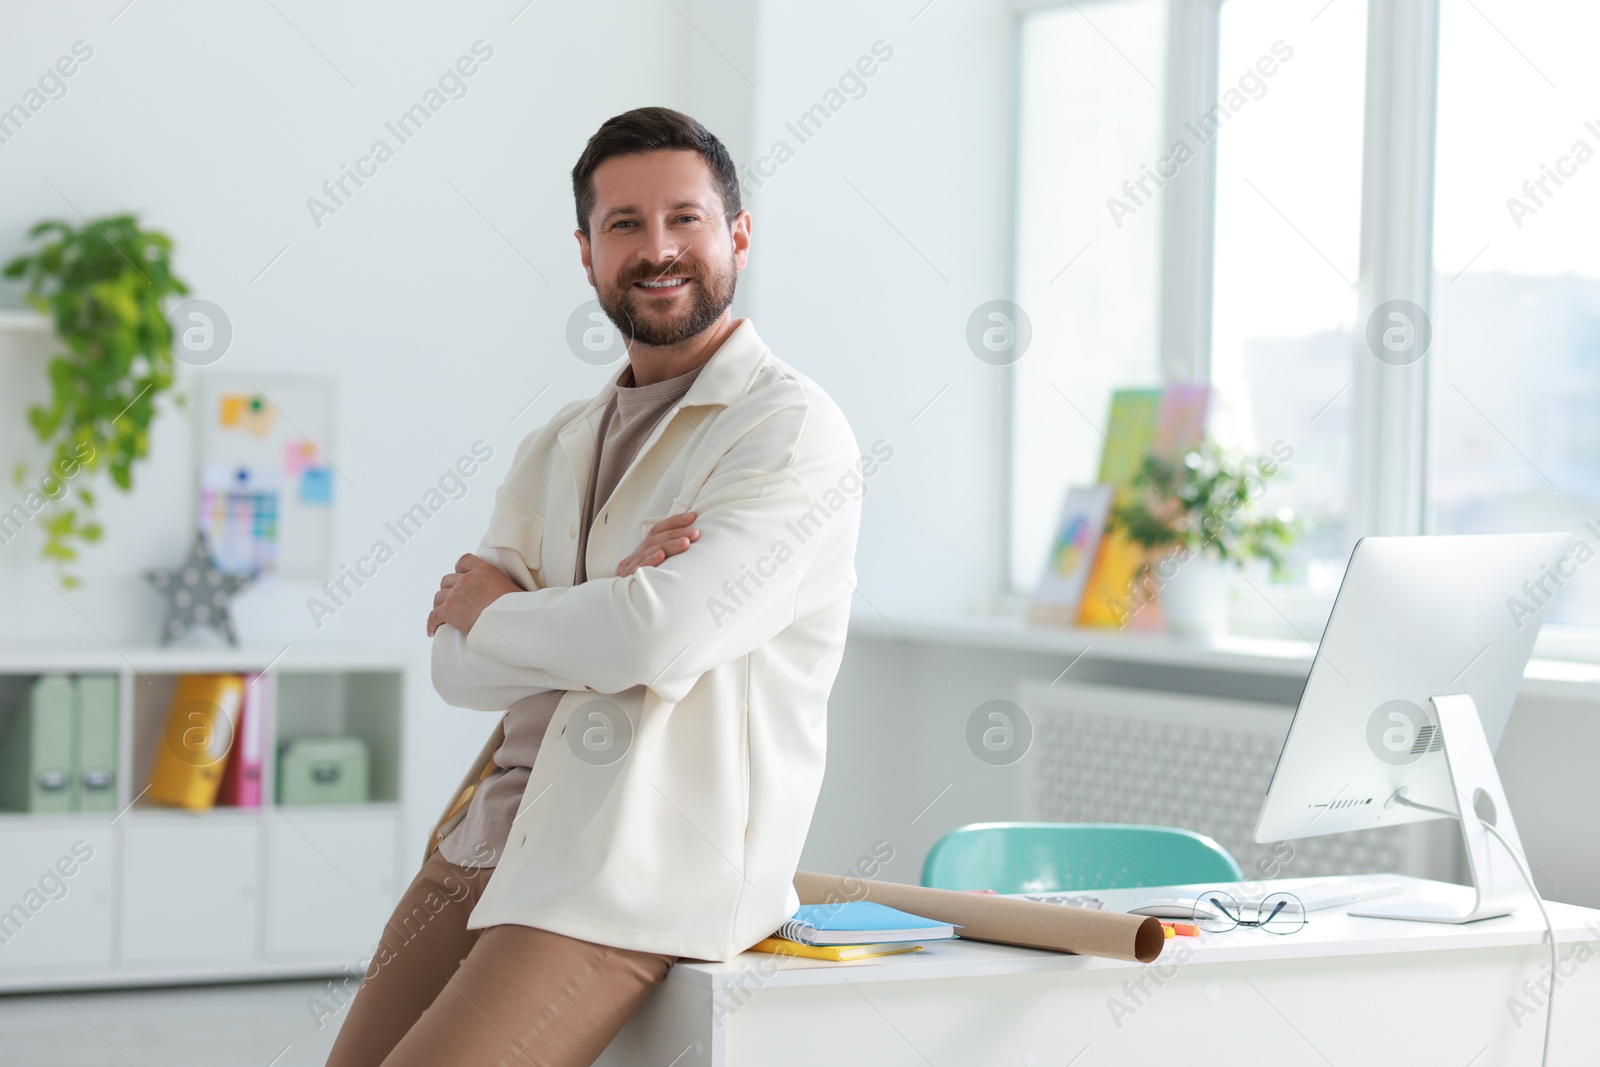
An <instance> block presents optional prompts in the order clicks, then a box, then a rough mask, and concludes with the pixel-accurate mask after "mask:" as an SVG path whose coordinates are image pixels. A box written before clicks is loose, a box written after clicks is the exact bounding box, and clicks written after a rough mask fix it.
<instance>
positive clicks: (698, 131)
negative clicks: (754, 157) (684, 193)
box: [572, 107, 742, 237]
mask: <svg viewBox="0 0 1600 1067" xmlns="http://www.w3.org/2000/svg"><path fill="white" fill-rule="evenodd" d="M659 149H688V150H689V151H691V152H699V153H700V158H702V159H704V160H705V161H706V166H708V167H710V168H711V177H712V179H713V180H714V181H715V182H716V185H717V192H718V193H719V194H721V196H722V212H723V215H722V217H723V219H724V221H726V220H729V219H732V218H733V216H735V215H737V214H738V213H739V211H740V210H741V207H742V205H741V203H740V199H739V174H738V171H737V170H735V168H734V165H733V157H732V156H730V155H729V154H728V149H727V148H726V147H725V146H724V145H723V143H722V142H721V141H719V140H717V138H716V135H715V134H713V133H712V132H711V131H710V130H708V129H706V128H705V127H704V126H702V125H700V123H698V122H696V121H695V120H694V119H692V118H690V117H689V116H688V115H685V114H684V113H683V112H681V111H674V110H672V109H671V108H669V107H638V108H634V109H633V110H632V111H625V112H623V113H622V114H620V115H615V116H613V117H612V118H609V119H606V121H605V122H603V123H601V125H600V128H599V129H598V130H596V131H595V133H594V136H593V137H591V138H589V143H588V144H587V145H585V146H584V148H583V154H582V155H581V156H579V157H578V162H577V165H576V166H574V167H573V168H572V195H573V198H574V199H575V200H576V201H577V204H578V229H580V230H582V231H583V235H584V236H585V237H588V236H589V215H590V213H591V212H593V211H594V172H595V168H596V167H598V166H600V164H602V163H604V162H605V161H606V160H608V159H611V158H613V157H615V156H631V155H635V154H637V153H640V152H654V151H657V150H659Z"/></svg>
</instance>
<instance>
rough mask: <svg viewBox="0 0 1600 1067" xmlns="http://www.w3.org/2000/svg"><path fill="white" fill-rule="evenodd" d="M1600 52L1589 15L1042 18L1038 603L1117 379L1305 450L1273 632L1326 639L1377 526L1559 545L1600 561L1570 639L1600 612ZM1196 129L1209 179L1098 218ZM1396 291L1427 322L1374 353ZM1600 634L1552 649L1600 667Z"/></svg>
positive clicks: (1031, 113) (1024, 170)
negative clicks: (1304, 526)
mask: <svg viewBox="0 0 1600 1067" xmlns="http://www.w3.org/2000/svg"><path fill="white" fill-rule="evenodd" d="M1596 39H1600V5H1596V4H1593V3H1585V2H1581V0H1539V2H1533V3H1520V4H1519V3H1516V2H1515V0H1418V2H1417V3H1403V4H1401V3H1390V2H1382V3H1380V2H1377V0H1367V2H1365V3H1363V2H1360V0H1355V2H1349V0H1342V2H1329V0H1158V2H1156V3H1154V4H1152V3H1150V2H1138V0H1071V2H1070V3H1066V4H1065V5H1064V6H1062V7H1060V8H1053V7H1052V8H1048V9H1042V10H1033V11H1030V12H1028V13H1027V14H1025V15H1022V16H1020V33H1019V55H1020V59H1021V63H1020V78H1021V80H1020V83H1019V94H1018V101H1019V129H1018V136H1019V142H1020V143H1019V152H1018V156H1017V163H1018V168H1019V169H1018V173H1017V189H1018V205H1019V210H1018V215H1017V232H1016V236H1015V270H1016V277H1015V293H1016V298H1017V301H1018V303H1020V304H1022V305H1023V306H1024V307H1025V308H1026V309H1027V310H1028V312H1029V313H1030V314H1031V315H1032V316H1033V317H1034V319H1035V329H1036V333H1035V349H1034V350H1032V351H1030V352H1029V353H1028V354H1027V356H1026V358H1024V359H1022V360H1020V361H1019V362H1018V363H1017V364H1016V365H1015V366H1014V367H1013V368H1012V414H1013V416H1014V419H1013V426H1012V429H1011V435H1012V455H1011V465H1010V471H1009V475H1010V489H1011V507H1010V509H1009V522H1010V528H1009V536H1008V537H1007V539H1006V544H1007V546H1008V550H1009V552H1010V558H1009V561H1008V574H1009V577H1010V581H1011V584H1012V589H1013V591H1015V592H1019V593H1025V592H1026V591H1027V590H1029V589H1030V588H1031V586H1032V584H1033V582H1034V580H1035V576H1036V573H1037V564H1038V562H1039V559H1040V556H1041V555H1042V553H1043V550H1044V544H1045V541H1046V539H1047V537H1048V532H1049V528H1050V525H1051V523H1052V521H1053V519H1054V509H1055V508H1056V506H1057V502H1058V501H1059V499H1060V496H1061V493H1062V491H1063V489H1064V487H1065V486H1066V485H1068V484H1083V483H1088V482H1091V481H1092V480H1093V478H1094V475H1095V473H1096V471H1095V465H1096V463H1097V461H1098V458H1099V454H1100V448H1101V443H1100V440H1099V438H1098V432H1097V430H1096V428H1095V426H1094V425H1091V424H1092V423H1096V422H1098V421H1099V420H1103V418H1104V409H1105V406H1106V396H1107V393H1108V392H1109V390H1110V389H1111V388H1113V387H1115V386H1124V385H1127V386H1137V385H1149V384H1155V383H1158V382H1161V381H1167V382H1180V381H1192V380H1197V379H1200V380H1209V381H1210V382H1211V383H1212V386H1213V390H1214V401H1213V414H1212V420H1211V428H1212V432H1213V433H1214V434H1215V435H1216V436H1218V437H1220V438H1222V439H1223V440H1224V442H1226V443H1233V444H1237V445H1240V446H1243V447H1246V448H1250V449H1255V450H1265V449H1268V448H1270V447H1271V446H1272V445H1273V444H1274V443H1275V442H1277V441H1280V440H1281V441H1284V442H1285V443H1287V444H1288V445H1290V446H1291V447H1292V448H1293V449H1294V456H1293V458H1292V460H1291V461H1290V462H1289V463H1288V464H1286V465H1285V467H1286V470H1287V476H1286V477H1284V478H1282V479H1280V480H1277V481H1275V482H1274V483H1273V485H1272V487H1271V489H1270V493H1271V494H1272V496H1271V497H1270V499H1272V500H1276V501H1280V502H1283V503H1286V504H1289V505H1291V506H1292V507H1294V508H1295V510H1296V511H1298V512H1299V513H1300V514H1301V515H1302V516H1305V517H1307V518H1308V519H1309V520H1311V521H1312V523H1314V526H1313V528H1312V531H1311V533H1310V535H1309V536H1308V537H1307V538H1305V539H1304V540H1303V541H1302V543H1301V545H1300V546H1299V548H1298V551H1297V554H1296V556H1295V558H1294V559H1293V560H1292V561H1291V562H1292V570H1293V581H1292V584H1291V585H1290V586H1288V587H1282V586H1280V587H1278V591H1276V592H1273V593H1272V594H1271V597H1270V602H1269V603H1267V604H1266V605H1263V606H1262V612H1261V617H1262V618H1265V619H1267V622H1266V623H1264V624H1262V629H1263V630H1266V629H1271V630H1273V631H1275V632H1278V633H1284V630H1283V628H1282V627H1280V626H1278V625H1277V624H1278V623H1279V622H1283V623H1286V624H1287V625H1288V626H1289V627H1291V628H1293V629H1294V630H1296V631H1298V632H1299V633H1301V634H1303V635H1308V636H1309V635H1312V634H1313V632H1314V629H1315V627H1316V625H1318V621H1317V620H1318V619H1319V618H1320V619H1325V618H1326V611H1327V608H1328V607H1329V606H1331V592H1332V588H1333V586H1334V585H1335V584H1336V581H1337V578H1338V573H1339V570H1340V569H1341V568H1342V565H1343V562H1344V560H1345V559H1346V558H1347V556H1348V553H1349V550H1350V547H1351V546H1352V545H1353V544H1354V542H1355V541H1356V539H1358V538H1359V537H1361V536H1363V535H1365V534H1369V533H1388V534H1396V533H1422V532H1437V533H1490V532H1516V531H1524V530H1548V529H1563V530H1568V531H1570V532H1571V533H1572V534H1573V536H1574V538H1575V540H1576V541H1578V542H1581V543H1582V544H1581V547H1578V546H1576V545H1575V553H1574V555H1573V556H1572V557H1569V558H1568V559H1567V560H1565V561H1560V567H1559V568H1558V569H1559V570H1561V577H1562V578H1563V579H1564V581H1563V583H1562V585H1561V587H1560V589H1559V592H1558V593H1557V595H1556V596H1555V597H1554V599H1553V601H1552V603H1551V607H1550V611H1549V614H1548V615H1547V616H1546V619H1545V621H1546V623H1547V624H1548V623H1555V624H1560V623H1569V624H1570V623H1582V624H1586V625H1587V626H1594V625H1597V624H1600V563H1597V564H1595V566H1594V567H1593V568H1592V571H1593V573H1590V568H1588V567H1587V564H1588V562H1589V561H1590V560H1591V559H1592V558H1600V418H1597V417H1596V416H1595V412H1597V411H1600V246H1597V245H1596V243H1595V241H1594V240H1592V235H1594V234H1596V233H1600V111H1596V110H1595V102H1596V101H1600V68H1597V67H1596V66H1595V64H1594V63H1593V62H1592V60H1591V59H1590V58H1589V57H1588V56H1587V55H1586V49H1588V48H1589V47H1590V44H1591V42H1593V41H1594V40H1596ZM1163 46H1165V47H1163ZM1369 47H1370V49H1371V50H1372V51H1371V54H1369ZM1119 64H1120V66H1121V71H1120V78H1121V80H1120V82H1119V81H1118V80H1117V79H1118V77H1119V72H1118V65H1119ZM1130 72H1134V75H1133V77H1132V78H1131V79H1130ZM1369 94H1370V97H1371V98H1370V99H1368V97H1369ZM1208 117H1209V118H1211V120H1212V123H1211V124H1212V125H1213V126H1214V127H1215V128H1214V129H1207V128H1206V127H1207V123H1206V122H1205V119H1206V118H1208ZM1179 139H1189V140H1191V143H1198V144H1200V145H1203V146H1204V147H1203V149H1202V150H1201V151H1200V152H1199V153H1198V154H1197V155H1196V156H1195V159H1194V162H1192V163H1186V164H1185V166H1184V169H1183V176H1181V177H1179V178H1178V179H1177V180H1176V181H1172V182H1169V183H1168V184H1167V185H1166V187H1165V188H1164V189H1163V190H1162V191H1161V193H1160V194H1159V195H1158V196H1156V197H1152V198H1149V199H1148V200H1147V201H1146V202H1143V203H1141V204H1140V205H1139V210H1138V211H1137V213H1135V214H1133V215H1131V216H1129V217H1125V218H1123V219H1122V220H1121V222H1122V225H1121V226H1120V227H1119V226H1115V225H1111V224H1108V223H1107V222H1106V220H1096V219H1095V218H1094V217H1093V216H1094V205H1096V204H1104V203H1105V198H1106V197H1107V196H1110V195H1115V193H1116V190H1117V189H1119V188H1120V187H1121V183H1122V181H1123V180H1124V178H1126V177H1129V176H1136V175H1137V174H1138V173H1140V172H1141V171H1142V168H1143V166H1144V165H1145V163H1146V161H1147V160H1148V159H1149V158H1150V157H1152V156H1155V157H1158V158H1159V156H1160V155H1161V154H1162V153H1163V152H1165V151H1168V150H1169V149H1167V148H1164V147H1163V146H1171V145H1173V144H1174V142H1175V141H1177V140H1179ZM1124 172H1125V173H1124ZM1184 183H1189V185H1188V187H1187V189H1186V190H1185V189H1184V188H1183V186H1184ZM1107 184H1109V185H1110V187H1111V191H1110V192H1099V191H1098V190H1099V188H1100V187H1103V186H1105V185H1107ZM1097 225H1098V227H1099V228H1098V230H1097V229H1096V226H1097ZM1075 255H1076V256H1078V257H1079V258H1078V259H1077V260H1076V265H1075V266H1074V267H1073V268H1071V269H1069V270H1067V271H1064V272H1061V273H1060V274H1059V275H1054V274H1052V273H1051V270H1052V269H1054V270H1057V271H1059V270H1060V268H1059V266H1055V267H1053V268H1052V266H1051V263H1052V256H1053V257H1054V263H1055V264H1060V263H1062V262H1067V261H1070V259H1071V257H1072V256H1075ZM1085 266H1086V267H1089V268H1090V269H1088V270H1081V271H1080V270H1078V269H1077V268H1078V267H1085ZM1396 301H1399V302H1400V303H1402V304H1404V303H1412V304H1413V306H1414V307H1415V308H1416V309H1417V310H1418V311H1420V313H1421V317H1420V320H1419V321H1417V322H1414V323H1413V322H1412V320H1411V318H1406V319H1405V321H1404V322H1399V320H1394V321H1395V322H1399V325H1398V326H1396V327H1395V328H1396V329H1401V328H1404V329H1405V330H1406V331H1407V337H1410V336H1412V334H1413V333H1415V332H1416V331H1418V330H1420V331H1422V333H1421V335H1420V336H1422V337H1423V339H1424V340H1426V341H1427V346H1426V347H1419V348H1417V349H1415V350H1414V351H1415V354H1414V355H1413V354H1409V353H1407V352H1401V351H1399V350H1397V349H1394V348H1388V352H1387V353H1385V352H1380V351H1378V349H1377V348H1375V347H1374V346H1375V345H1382V346H1384V347H1388V343H1389V342H1388V338H1389V336H1390V332H1392V331H1386V330H1385V328H1384V326H1385V323H1386V322H1389V321H1390V320H1391V319H1392V316H1388V317H1386V316H1387V313H1388V312H1390V311H1392V310H1393V308H1394V306H1395V302H1396ZM1057 398H1061V400H1062V402H1061V403H1057V402H1056V400H1057ZM1591 524H1592V525H1591ZM1557 565H1558V561H1554V560H1552V561H1551V566H1552V567H1553V568H1557ZM1319 590H1320V593H1319V592H1318V591H1319ZM1541 595H1542V594H1541ZM1287 605H1293V607H1288V606H1287ZM1293 612H1299V615H1298V616H1297V618H1298V619H1299V620H1303V622H1302V621H1291V620H1290V614H1292V613H1293ZM1252 625H1254V624H1252ZM1307 625H1309V626H1310V627H1311V628H1310V629H1307V628H1306V626H1307ZM1588 633H1589V634H1590V636H1588V637H1585V636H1583V634H1584V631H1579V630H1576V629H1573V628H1571V627H1568V628H1567V629H1565V630H1562V629H1561V628H1560V627H1559V625H1558V626H1557V627H1556V631H1555V632H1554V633H1552V632H1551V631H1550V628H1549V627H1548V626H1547V630H1546V634H1545V636H1543V637H1541V644H1542V645H1543V646H1545V648H1546V649H1550V648H1552V647H1553V648H1559V649H1561V652H1560V653H1559V654H1561V655H1573V654H1582V655H1585V656H1593V657H1595V658H1600V641H1597V640H1596V639H1595V636H1594V635H1600V631H1593V630H1591V631H1588ZM1585 642H1586V643H1585ZM1580 649H1581V650H1582V651H1581V652H1580V651H1579V650H1580ZM1546 654H1549V653H1548V652H1547V653H1546Z"/></svg>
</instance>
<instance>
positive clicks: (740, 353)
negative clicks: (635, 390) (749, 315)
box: [567, 319, 767, 429]
mask: <svg viewBox="0 0 1600 1067" xmlns="http://www.w3.org/2000/svg"><path fill="white" fill-rule="evenodd" d="M766 351H767V346H766V345H765V344H764V343H762V340H761V338H760V337H759V336H757V335H756V327H755V324H754V323H752V322H751V321H750V320H749V319H740V320H739V325H738V326H736V327H734V330H733V332H732V333H731V334H729V335H728V337H727V339H726V340H724V341H723V342H722V344H721V346H720V347H718V349H717V350H716V351H715V352H713V353H712V354H711V358H710V359H709V360H707V361H706V363H705V366H704V367H702V368H701V370H700V373H699V374H698V375H697V376H696V377H695V380H694V381H693V382H691V383H690V385H689V391H688V392H687V393H685V394H684V396H683V399H682V400H681V401H679V402H678V403H677V404H676V405H674V408H673V410H677V409H678V408H689V407H698V406H701V405H719V406H723V407H726V406H727V405H729V404H731V403H733V402H734V400H736V399H737V398H738V397H739V396H741V395H742V394H743V393H744V392H745V388H746V386H747V385H748V384H749V382H750V379H751V377H752V376H754V374H755V372H756V369H757V368H758V367H759V366H760V365H761V357H762V356H764V355H765V354H766ZM626 370H627V368H626V367H623V368H622V369H620V370H618V371H617V373H616V374H614V375H612V377H611V379H610V380H609V381H607V382H606V384H605V385H604V386H603V387H602V388H601V389H600V392H598V393H596V394H595V396H594V398H593V399H592V400H590V401H589V403H588V404H587V405H586V406H585V407H584V409H583V410H582V411H581V412H579V413H578V415H577V417H576V418H575V419H574V420H573V422H583V421H585V420H587V419H588V418H589V417H590V416H591V415H593V414H595V413H596V412H598V411H599V410H600V409H601V408H603V407H605V406H606V403H607V402H608V401H610V399H611V394H613V393H615V392H616V391H617V384H618V383H619V382H620V381H621V380H622V375H623V373H624V372H625V371H626ZM663 421H664V420H663ZM571 426H572V424H571V423H569V424H568V427H567V428H568V429H570V428H571Z"/></svg>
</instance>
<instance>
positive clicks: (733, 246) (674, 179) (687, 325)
mask: <svg viewBox="0 0 1600 1067" xmlns="http://www.w3.org/2000/svg"><path fill="white" fill-rule="evenodd" d="M594 192H595V205H594V210H593V211H592V212H591V213H590V216H589V232H590V236H589V237H587V238H585V237H584V235H583V231H581V230H580V231H578V244H579V246H580V248H581V250H582V258H583V265H584V267H585V268H586V270H587V271H588V274H589V282H590V284H592V285H593V286H594V287H595V293H596V295H597V297H598V298H599V301H600V306H601V307H602V308H603V309H604V310H605V313H606V315H607V316H608V317H609V318H610V319H611V321H612V322H613V323H615V324H616V327H617V329H618V330H620V331H622V335H623V336H624V337H626V338H627V339H628V340H629V341H630V342H638V343H639V344H645V345H673V344H678V343H680V342H683V341H686V340H688V339H689V338H691V337H694V336H695V335H696V334H699V333H700V332H702V331H703V330H705V329H706V328H707V327H709V326H711V325H712V324H713V323H715V322H716V321H717V319H718V318H720V317H721V315H722V313H723V312H724V311H726V310H727V309H728V305H729V304H731V303H733V291H734V286H735V283H736V282H737V280H738V275H739V271H741V270H743V269H744V266H745V263H746V261H747V257H748V253H749V227H750V215H749V213H748V212H744V211H741V212H740V213H739V215H738V216H736V217H735V218H734V219H733V220H732V223H731V225H730V222H729V220H726V219H724V217H723V205H722V197H721V196H720V195H719V194H718V192H717V186H716V182H715V181H714V179H713V178H712V174H711V168H710V167H708V166H706V163H705V160H704V159H702V158H701V156H700V154H699V153H698V152H694V151H689V150H680V149H668V150H662V151H655V152H641V153H637V154H634V155H627V156H615V157H613V158H611V159H608V160H606V161H605V162H604V163H602V164H600V166H598V167H596V168H595V171H594Z"/></svg>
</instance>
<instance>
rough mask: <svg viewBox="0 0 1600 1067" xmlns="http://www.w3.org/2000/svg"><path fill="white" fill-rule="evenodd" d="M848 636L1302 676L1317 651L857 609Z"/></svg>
mask: <svg viewBox="0 0 1600 1067" xmlns="http://www.w3.org/2000/svg"><path fill="white" fill-rule="evenodd" d="M850 636H852V637H866V638H871V639H875V640H889V641H904V642H909V643H911V644H912V645H915V644H917V643H918V642H926V643H928V644H935V645H958V646H961V647H964V648H992V649H999V650H1002V651H1008V652H1036V653H1041V654H1043V655H1050V656H1062V657H1065V658H1067V659H1072V658H1074V657H1076V656H1079V655H1089V656H1091V657H1093V658H1098V659H1114V660H1124V661H1128V662H1133V663H1158V664H1162V665H1165V666H1172V667H1194V668H1198V669H1202V670H1214V671H1236V672H1242V673H1251V674H1272V675H1278V676H1280V677H1285V678H1304V677H1305V676H1306V674H1307V673H1308V672H1309V671H1310V670H1311V660H1312V657H1313V655H1314V654H1315V653H1316V646H1315V645H1312V644H1310V643H1308V642H1305V641H1279V640H1274V639H1272V638H1266V637H1234V636H1227V637H1219V638H1213V639H1206V640H1192V641H1189V640H1179V639H1177V638H1173V637H1171V636H1170V635H1168V634H1165V633H1156V632H1141V631H1127V630H1092V629H1087V628H1083V627H1068V626H1040V625H1036V624H1033V623H1030V622H1028V621H1027V620H1025V619H1022V618H1020V617H1012V616H999V615H943V616H940V615H933V616H919V617H917V618H914V619H913V618H893V619H891V618H885V617H884V616H882V615H879V614H878V613H877V612H867V611H861V610H857V611H855V612H853V613H852V614H851V616H850Z"/></svg>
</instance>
